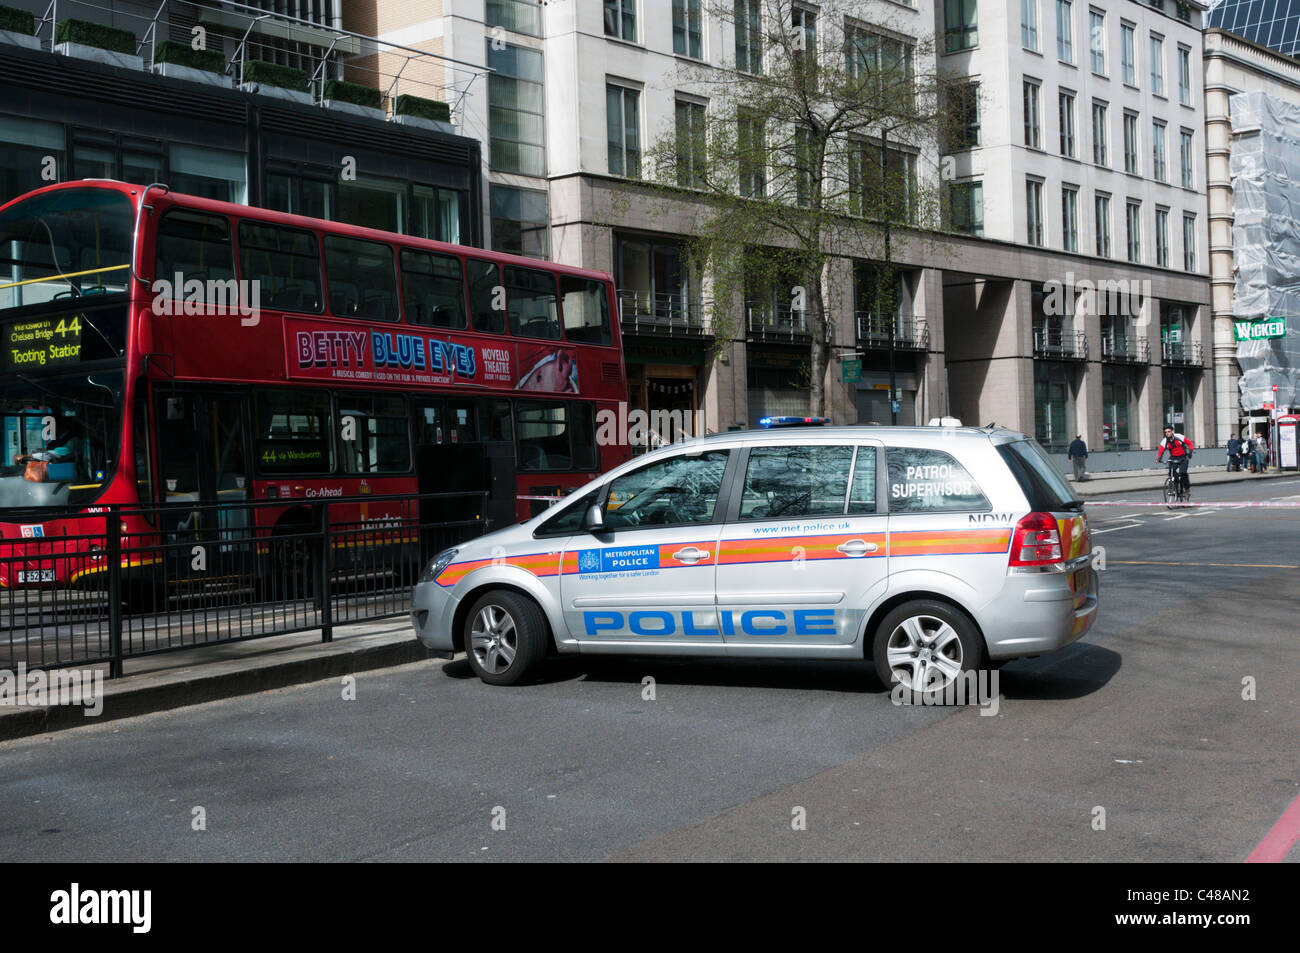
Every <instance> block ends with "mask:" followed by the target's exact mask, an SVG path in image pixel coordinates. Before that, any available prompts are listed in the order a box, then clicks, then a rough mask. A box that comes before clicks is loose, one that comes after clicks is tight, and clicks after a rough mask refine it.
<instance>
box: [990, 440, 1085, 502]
mask: <svg viewBox="0 0 1300 953" xmlns="http://www.w3.org/2000/svg"><path fill="white" fill-rule="evenodd" d="M998 453H1000V454H1001V455H1002V459H1003V460H1005V461H1006V463H1007V466H1008V467H1010V468H1011V472H1012V473H1013V474H1015V477H1016V482H1017V483H1019V484H1020V489H1022V490H1024V491H1025V497H1026V498H1027V499H1028V500H1029V505H1030V506H1031V507H1033V508H1034V509H1035V510H1041V511H1044V512H1048V513H1053V512H1059V511H1060V510H1079V509H1083V501H1082V500H1080V499H1079V498H1078V497H1077V496H1075V494H1074V490H1072V489H1071V488H1070V484H1069V483H1067V482H1066V481H1065V477H1064V476H1062V474H1061V472H1060V471H1059V470H1057V469H1056V465H1055V464H1054V463H1052V459H1051V457H1049V456H1048V455H1047V452H1046V451H1045V450H1043V448H1042V447H1040V446H1039V445H1038V441H1036V440H1017V441H1015V442H1014V443H1004V444H1002V445H1001V446H999V447H998Z"/></svg>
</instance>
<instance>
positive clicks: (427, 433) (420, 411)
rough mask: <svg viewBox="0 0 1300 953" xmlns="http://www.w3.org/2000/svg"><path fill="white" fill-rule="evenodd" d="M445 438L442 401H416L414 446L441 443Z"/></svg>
mask: <svg viewBox="0 0 1300 953" xmlns="http://www.w3.org/2000/svg"><path fill="white" fill-rule="evenodd" d="M446 438H447V435H446V432H445V431H444V430H443V412H442V401H441V400H433V401H427V402H425V401H417V402H416V404H415V443H416V445H417V446H424V445H426V444H431V443H442V442H443V441H444V440H445V439H446Z"/></svg>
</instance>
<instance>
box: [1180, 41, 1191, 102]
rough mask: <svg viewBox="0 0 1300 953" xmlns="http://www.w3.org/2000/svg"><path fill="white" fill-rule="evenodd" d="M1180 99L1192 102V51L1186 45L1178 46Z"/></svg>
mask: <svg viewBox="0 0 1300 953" xmlns="http://www.w3.org/2000/svg"><path fill="white" fill-rule="evenodd" d="M1178 101H1179V102H1180V103H1182V104H1183V105H1184V106H1190V105H1191V104H1192V51H1191V50H1189V49H1188V48H1187V47H1185V46H1180V47H1178Z"/></svg>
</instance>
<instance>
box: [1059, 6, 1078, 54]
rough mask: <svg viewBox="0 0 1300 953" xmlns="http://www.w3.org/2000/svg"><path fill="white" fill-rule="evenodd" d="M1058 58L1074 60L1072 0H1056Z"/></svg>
mask: <svg viewBox="0 0 1300 953" xmlns="http://www.w3.org/2000/svg"><path fill="white" fill-rule="evenodd" d="M1056 58H1057V59H1058V60H1060V61H1061V62H1062V63H1073V62H1074V5H1073V4H1071V3H1070V0H1056Z"/></svg>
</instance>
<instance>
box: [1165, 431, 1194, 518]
mask: <svg viewBox="0 0 1300 953" xmlns="http://www.w3.org/2000/svg"><path fill="white" fill-rule="evenodd" d="M1194 449H1196V448H1195V447H1193V446H1192V442H1191V441H1190V440H1188V439H1187V438H1186V437H1184V436H1183V435H1182V434H1180V433H1175V432H1174V428H1173V427H1170V426H1168V425H1166V426H1165V439H1164V440H1161V441H1160V448H1159V449H1158V450H1157V451H1156V463H1159V462H1160V458H1161V457H1163V456H1164V455H1165V451H1166V450H1168V451H1169V469H1170V471H1171V473H1172V474H1173V475H1176V476H1177V477H1178V479H1179V481H1180V482H1181V483H1182V485H1183V498H1184V499H1188V500H1190V499H1191V498H1192V481H1191V480H1189V479H1188V478H1187V464H1188V462H1189V461H1190V460H1191V459H1192V451H1193V450H1194Z"/></svg>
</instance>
